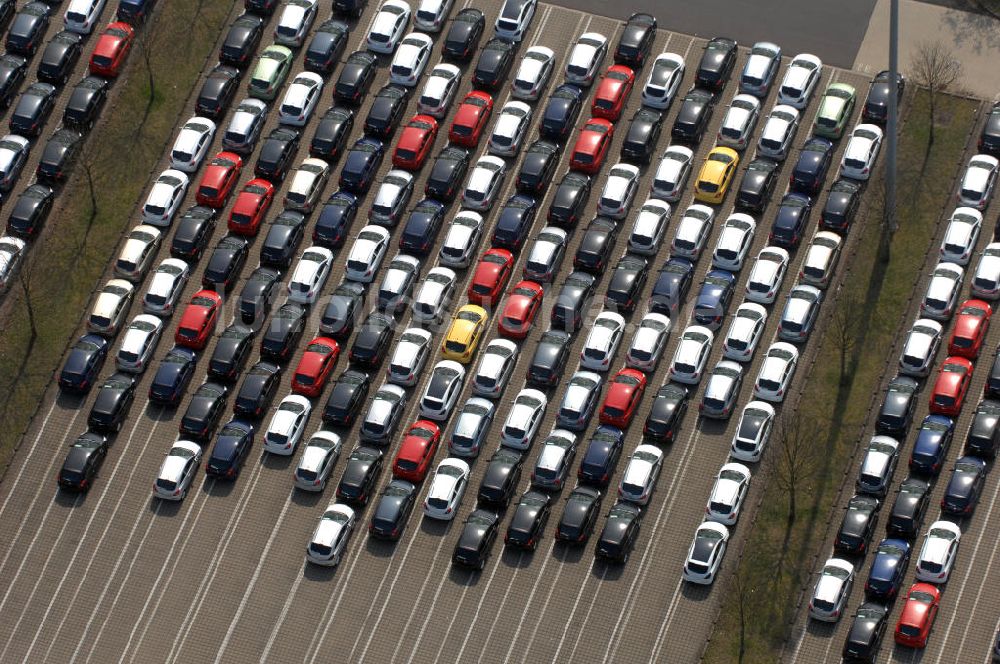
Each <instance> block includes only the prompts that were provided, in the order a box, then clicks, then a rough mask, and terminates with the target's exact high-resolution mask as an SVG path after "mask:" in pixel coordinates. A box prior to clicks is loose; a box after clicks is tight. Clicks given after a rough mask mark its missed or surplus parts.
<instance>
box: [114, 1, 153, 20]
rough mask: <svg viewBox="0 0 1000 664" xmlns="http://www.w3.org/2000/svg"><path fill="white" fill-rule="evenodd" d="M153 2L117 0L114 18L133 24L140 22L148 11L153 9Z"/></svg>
mask: <svg viewBox="0 0 1000 664" xmlns="http://www.w3.org/2000/svg"><path fill="white" fill-rule="evenodd" d="M154 2H155V0H118V9H117V10H116V11H115V18H117V19H118V20H119V21H125V22H126V23H131V24H133V25H137V24H139V23H142V22H143V21H145V20H146V17H147V16H148V15H149V12H151V11H153V3H154Z"/></svg>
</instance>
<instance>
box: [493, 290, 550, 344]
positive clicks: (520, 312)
mask: <svg viewBox="0 0 1000 664" xmlns="http://www.w3.org/2000/svg"><path fill="white" fill-rule="evenodd" d="M544 292H545V291H544V289H543V288H542V287H541V286H540V285H539V284H536V283H535V282H534V281H522V282H520V283H518V284H517V285H516V286H514V288H513V290H511V291H510V294H509V295H508V296H507V304H506V305H504V308H503V315H502V316H500V320H499V321H497V330H498V331H499V332H500V334H502V335H503V336H505V337H511V338H513V339H524V338H525V337H526V336H528V332H530V331H531V326H532V324H533V323H534V322H535V314H537V313H538V309H539V307H541V306H542V295H543V294H544Z"/></svg>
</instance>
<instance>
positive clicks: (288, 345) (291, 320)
mask: <svg viewBox="0 0 1000 664" xmlns="http://www.w3.org/2000/svg"><path fill="white" fill-rule="evenodd" d="M306 318H307V312H306V309H305V307H303V306H301V305H299V304H295V303H294V302H286V303H285V304H283V305H281V307H280V308H279V309H278V310H277V311H275V312H274V315H273V316H271V320H270V321H269V322H268V324H267V330H265V332H264V335H263V336H262V337H261V339H260V355H261V357H263V358H264V359H266V360H272V361H274V362H284V361H285V360H287V359H288V358H289V357H291V355H292V352H293V351H294V350H295V347H296V346H297V345H298V343H299V339H301V338H302V333H303V332H304V331H305V329H306Z"/></svg>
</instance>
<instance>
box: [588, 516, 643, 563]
mask: <svg viewBox="0 0 1000 664" xmlns="http://www.w3.org/2000/svg"><path fill="white" fill-rule="evenodd" d="M641 522H642V510H641V509H640V508H639V506H638V505H633V504H632V503H627V502H625V501H623V500H620V501H618V502H617V503H615V506H614V507H612V508H611V511H610V512H609V513H608V520H607V521H605V522H604V529H603V530H602V531H601V537H600V539H599V540H597V546H596V547H595V548H594V555H595V556H597V557H598V558H605V559H607V560H609V561H611V562H616V563H626V562H628V557H629V554H631V553H632V548H633V547H634V546H635V541H636V539H638V537H639V525H640V523H641Z"/></svg>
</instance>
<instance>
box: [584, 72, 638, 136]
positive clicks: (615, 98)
mask: <svg viewBox="0 0 1000 664" xmlns="http://www.w3.org/2000/svg"><path fill="white" fill-rule="evenodd" d="M634 84H635V72H633V71H632V70H631V69H629V68H628V67H625V66H622V65H613V66H612V67H609V68H608V71H607V73H606V74H604V78H603V79H602V80H601V84H600V85H599V86H598V88H597V94H595V95H594V103H593V104H591V106H590V112H591V113H593V114H594V115H595V116H596V117H599V118H605V119H607V120H611V121H612V122H614V121H615V120H617V119H618V118H620V117H621V114H622V109H623V108H625V100H626V99H628V95H629V93H630V92H632V86H633V85H634Z"/></svg>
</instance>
